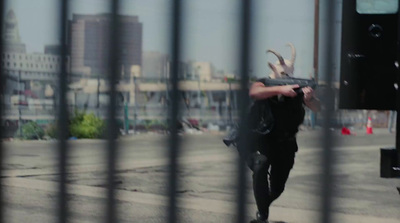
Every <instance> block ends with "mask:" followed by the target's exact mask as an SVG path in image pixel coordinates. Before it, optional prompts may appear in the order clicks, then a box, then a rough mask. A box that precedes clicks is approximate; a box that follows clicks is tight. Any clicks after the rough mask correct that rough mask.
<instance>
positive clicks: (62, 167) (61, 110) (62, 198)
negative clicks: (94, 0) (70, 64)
mask: <svg viewBox="0 0 400 223" xmlns="http://www.w3.org/2000/svg"><path fill="white" fill-rule="evenodd" d="M59 7H60V18H59V19H60V26H59V27H60V30H59V35H60V39H61V43H60V44H61V51H60V57H61V70H60V76H59V78H58V81H59V82H58V88H59V89H58V91H55V93H56V92H58V94H59V95H58V97H59V98H58V100H59V103H58V105H59V107H58V129H59V135H58V139H59V141H58V142H59V143H58V149H59V172H60V181H59V200H58V202H59V203H58V208H59V209H58V212H59V214H58V222H60V223H66V222H67V221H68V220H67V219H68V201H67V186H66V184H67V152H68V148H67V142H66V138H67V137H68V105H67V100H66V92H67V81H68V78H67V45H66V44H67V32H66V30H67V15H68V0H61V1H60V6H59Z"/></svg>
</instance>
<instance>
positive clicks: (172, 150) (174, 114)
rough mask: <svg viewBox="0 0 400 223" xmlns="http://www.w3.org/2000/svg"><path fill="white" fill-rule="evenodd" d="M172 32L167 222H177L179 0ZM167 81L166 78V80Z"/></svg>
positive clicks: (173, 4) (173, 8)
mask: <svg viewBox="0 0 400 223" xmlns="http://www.w3.org/2000/svg"><path fill="white" fill-rule="evenodd" d="M171 19H172V27H171V28H172V29H171V30H172V33H171V55H172V56H171V60H172V61H171V72H170V78H171V86H170V87H171V90H170V91H171V92H170V94H169V95H170V99H171V100H170V103H169V105H170V106H171V107H169V117H170V123H169V126H170V131H171V132H170V138H169V176H168V178H169V179H168V196H169V204H168V205H169V206H168V210H167V211H168V213H167V215H168V222H169V223H175V222H178V217H177V208H176V206H177V198H176V193H175V191H176V188H177V187H178V177H177V170H178V169H179V167H178V154H179V141H178V140H179V138H178V125H177V123H178V113H179V103H178V98H179V90H178V72H179V61H180V50H181V48H180V46H181V45H180V44H181V42H180V37H181V0H174V1H173V2H172V18H171ZM167 82H168V80H167Z"/></svg>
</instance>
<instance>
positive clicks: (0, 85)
mask: <svg viewBox="0 0 400 223" xmlns="http://www.w3.org/2000/svg"><path fill="white" fill-rule="evenodd" d="M4 2H5V1H1V2H0V24H3V17H4V16H3V15H4V4H5V3H4ZM0 36H3V29H0ZM0 41H2V42H1V43H0V55H2V54H3V46H4V44H3V39H1V40H0ZM5 81H6V78H5V72H4V68H3V63H0V174H1V172H2V169H3V154H4V152H3V143H2V140H1V139H3V135H4V133H3V110H4V107H5V106H4V95H3V92H4V87H5V86H6V83H5ZM2 182H3V178H1V177H0V223H3V222H4V219H3V218H4V217H3V216H4V214H3V213H4V207H3V204H4V202H3V191H4V190H3V188H4V186H3V184H2Z"/></svg>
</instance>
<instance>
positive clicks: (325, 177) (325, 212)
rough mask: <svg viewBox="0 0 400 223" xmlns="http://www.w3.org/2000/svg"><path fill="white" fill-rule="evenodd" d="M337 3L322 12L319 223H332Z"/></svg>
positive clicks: (331, 2)
mask: <svg viewBox="0 0 400 223" xmlns="http://www.w3.org/2000/svg"><path fill="white" fill-rule="evenodd" d="M336 2H337V1H328V0H327V1H325V8H324V10H323V11H322V13H324V15H326V16H327V20H326V24H325V25H324V27H325V30H324V31H325V32H326V35H325V36H326V40H325V41H326V42H325V47H326V52H328V53H327V54H326V55H325V57H324V58H323V59H324V61H325V68H324V69H323V73H324V74H325V78H326V89H325V90H326V94H325V95H326V98H325V99H324V100H323V103H324V106H323V107H324V108H325V109H324V110H323V113H324V120H323V127H324V129H323V141H322V143H321V144H322V147H323V152H322V157H321V158H322V163H323V166H322V170H323V172H322V179H321V181H320V182H322V183H321V195H322V197H321V208H322V210H321V216H320V217H321V219H320V221H319V222H322V223H330V222H332V215H331V209H332V189H333V184H334V182H333V174H332V165H333V163H334V160H335V156H334V154H333V149H332V148H333V142H334V140H333V136H332V133H331V130H330V127H331V119H332V116H333V112H334V108H335V105H334V96H335V95H334V89H333V86H332V80H333V62H332V61H333V54H334V52H335V49H334V44H332V43H334V42H335V41H334V38H333V37H334V33H333V29H334V27H335V24H334V21H335V15H336V11H337V10H336V6H335V4H336Z"/></svg>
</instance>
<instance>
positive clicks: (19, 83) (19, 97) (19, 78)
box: [18, 71, 22, 137]
mask: <svg viewBox="0 0 400 223" xmlns="http://www.w3.org/2000/svg"><path fill="white" fill-rule="evenodd" d="M18 114H19V117H18V127H19V136H20V137H22V117H21V71H18Z"/></svg>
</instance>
